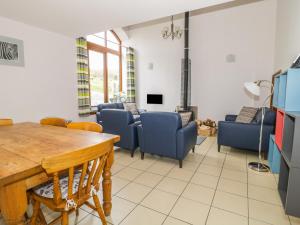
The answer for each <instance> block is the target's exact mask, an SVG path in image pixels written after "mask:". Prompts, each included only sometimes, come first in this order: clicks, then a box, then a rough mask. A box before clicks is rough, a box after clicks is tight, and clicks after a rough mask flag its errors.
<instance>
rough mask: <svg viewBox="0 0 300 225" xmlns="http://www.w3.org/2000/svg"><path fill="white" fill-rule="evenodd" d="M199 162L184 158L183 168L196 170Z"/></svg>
mask: <svg viewBox="0 0 300 225" xmlns="http://www.w3.org/2000/svg"><path fill="white" fill-rule="evenodd" d="M199 164H200V162H191V161H187V160H185V159H184V160H183V163H182V168H183V169H184V170H190V171H192V172H194V171H195V170H196V169H197V168H198V166H199Z"/></svg>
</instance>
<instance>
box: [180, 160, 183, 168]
mask: <svg viewBox="0 0 300 225" xmlns="http://www.w3.org/2000/svg"><path fill="white" fill-rule="evenodd" d="M179 168H182V160H179Z"/></svg>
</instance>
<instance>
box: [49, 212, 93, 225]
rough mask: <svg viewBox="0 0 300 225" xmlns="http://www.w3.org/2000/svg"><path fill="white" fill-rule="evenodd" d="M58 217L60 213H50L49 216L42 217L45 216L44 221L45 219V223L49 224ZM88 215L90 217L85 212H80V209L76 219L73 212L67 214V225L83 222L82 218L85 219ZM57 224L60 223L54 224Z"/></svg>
mask: <svg viewBox="0 0 300 225" xmlns="http://www.w3.org/2000/svg"><path fill="white" fill-rule="evenodd" d="M60 215H61V213H58V212H53V211H52V213H51V214H47V215H44V216H45V219H46V221H47V223H50V222H52V221H53V220H54V219H56V218H57V217H58V216H60ZM89 215H90V214H89V213H87V212H86V211H84V210H81V209H80V210H79V216H78V217H76V214H75V212H73V213H71V214H69V224H76V223H79V222H80V221H81V220H83V219H84V218H86V217H87V216H89ZM59 224H60V221H57V222H56V223H55V225H59Z"/></svg>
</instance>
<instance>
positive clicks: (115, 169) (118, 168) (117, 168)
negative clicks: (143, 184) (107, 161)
mask: <svg viewBox="0 0 300 225" xmlns="http://www.w3.org/2000/svg"><path fill="white" fill-rule="evenodd" d="M125 167H126V166H123V165H121V164H118V163H114V164H113V166H112V167H111V174H112V175H115V174H116V173H118V172H119V171H121V170H122V169H124V168H125Z"/></svg>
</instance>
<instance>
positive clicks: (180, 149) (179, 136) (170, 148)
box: [138, 112, 197, 168]
mask: <svg viewBox="0 0 300 225" xmlns="http://www.w3.org/2000/svg"><path fill="white" fill-rule="evenodd" d="M138 137H139V144H140V151H141V158H142V159H144V154H145V153H151V154H155V155H159V156H165V157H169V158H173V159H177V160H179V167H180V168H182V160H183V159H184V158H185V156H186V155H187V154H188V152H189V151H190V150H191V149H193V151H194V148H195V145H196V140H197V126H196V123H195V122H194V121H193V122H190V123H189V124H188V125H187V126H185V127H182V122H181V117H180V115H179V114H178V113H172V112H146V113H143V114H141V124H140V125H138Z"/></svg>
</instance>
